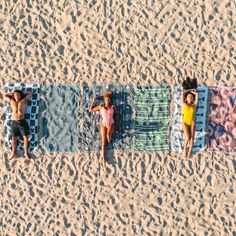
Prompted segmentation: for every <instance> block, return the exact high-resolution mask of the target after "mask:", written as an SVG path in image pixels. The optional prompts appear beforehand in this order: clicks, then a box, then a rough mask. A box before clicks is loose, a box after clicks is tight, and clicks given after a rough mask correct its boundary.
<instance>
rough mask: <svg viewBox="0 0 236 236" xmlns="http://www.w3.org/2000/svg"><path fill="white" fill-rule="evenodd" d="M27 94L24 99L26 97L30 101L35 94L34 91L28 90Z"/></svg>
mask: <svg viewBox="0 0 236 236" xmlns="http://www.w3.org/2000/svg"><path fill="white" fill-rule="evenodd" d="M25 95H26V96H25V98H24V99H25V100H26V101H29V100H30V99H31V97H32V95H33V92H32V91H30V92H27V93H26V94H25Z"/></svg>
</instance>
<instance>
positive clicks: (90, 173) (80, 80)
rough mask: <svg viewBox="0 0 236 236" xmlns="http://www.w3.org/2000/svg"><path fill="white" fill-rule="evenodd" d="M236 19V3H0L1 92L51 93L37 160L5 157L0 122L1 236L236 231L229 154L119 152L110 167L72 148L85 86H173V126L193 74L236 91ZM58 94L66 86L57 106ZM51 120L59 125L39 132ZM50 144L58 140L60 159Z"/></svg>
mask: <svg viewBox="0 0 236 236" xmlns="http://www.w3.org/2000/svg"><path fill="white" fill-rule="evenodd" d="M235 13H236V2H235V0H189V1H187V0H178V1H177V0H163V1H160V0H159V1H155V0H146V1H144V0H140V1H132V0H127V1H114V0H109V1H108V0H103V1H73V0H71V1H62V0H58V1H49V0H45V1H32V0H27V1H18V0H12V1H7V0H3V1H0V42H1V49H0V77H1V79H0V91H1V92H2V91H4V87H5V84H6V83H14V82H22V83H34V84H40V85H41V88H42V89H45V90H44V93H42V94H44V95H45V97H44V96H42V97H41V99H40V114H39V115H40V116H39V125H40V124H41V125H40V127H39V131H40V137H39V146H40V148H39V150H38V151H37V152H35V153H34V154H33V160H31V161H27V160H25V159H24V158H23V157H22V155H20V156H18V157H17V158H15V159H13V160H9V153H7V152H4V137H3V134H4V129H3V120H2V119H0V122H1V125H0V156H1V158H0V235H4V236H5V235H6V236H7V235H9V236H11V235H46V236H48V235H49V236H51V235H55V236H56V235H70V236H75V235H78V236H80V235H88V236H90V235H103V236H105V235H106V236H110V235H114V236H121V235H122V236H123V235H126V236H130V235H142V236H143V235H148V236H149V235H150V236H153V235H164V236H166V235H204V236H205V235H214V236H222V235H231V236H232V235H233V236H234V235H236V220H235V219H236V215H235V212H236V155H235V152H231V153H227V152H225V151H226V150H235V149H234V148H233V147H232V146H227V147H225V146H222V148H221V152H210V151H204V152H197V153H196V154H194V155H193V156H192V157H191V158H182V157H181V155H180V154H177V153H176V154H174V153H170V152H169V153H168V152H165V153H162V152H160V153H155V152H153V153H146V152H134V151H133V150H129V149H128V150H127V149H126V150H122V149H121V150H113V149H112V150H109V151H108V153H107V154H108V164H107V169H104V168H103V167H102V165H101V160H100V159H99V152H84V151H82V150H79V151H77V148H78V149H80V148H82V145H80V144H81V143H82V139H81V137H82V133H81V132H82V131H83V111H82V108H83V106H82V103H81V101H82V100H81V99H83V84H84V83H87V84H88V86H93V85H96V86H104V85H106V84H114V85H115V86H119V85H124V86H125V85H128V84H129V85H130V86H133V87H136V86H144V85H152V86H159V85H163V84H169V85H170V87H171V91H172V93H171V96H170V98H171V101H172V103H171V104H170V107H171V113H170V119H171V120H170V126H171V125H172V123H171V122H172V115H173V91H174V85H175V84H177V85H180V83H181V81H182V79H183V78H186V76H192V77H193V76H195V77H196V78H198V81H199V86H206V85H207V86H220V87H224V86H225V87H236V70H235V69H236V67H235V64H236V63H235V62H236V53H235V50H236V49H235V48H236V47H235V45H236V41H235V39H236V25H235V24H236V23H235V22H236V17H235ZM57 86H61V88H63V86H65V87H66V88H65V89H64V91H63V93H62V94H61V95H59V96H58V99H55V100H53V99H51V100H50V98H51V97H50V96H51V95H50V94H51V92H50V89H53V88H56V87H57ZM70 86H72V87H74V86H76V88H79V92H77V90H76V91H75V90H74V89H72V88H71V89H69V88H68V87H70ZM54 92H55V93H56V94H58V93H60V90H59V89H55V90H54V89H53V91H52V93H54ZM75 94H76V95H75ZM54 95H55V94H54ZM74 96H76V98H75V97H74ZM54 97H56V95H55V96H54ZM45 98H46V100H47V101H48V103H47V104H48V106H47V107H46V109H44V108H45V107H44V100H45ZM43 99H44V100H43ZM60 99H62V100H60ZM63 99H65V100H63ZM228 105H230V104H228ZM69 106H70V107H69ZM61 108H62V109H61ZM67 108H68V109H67ZM69 108H70V109H69ZM229 108H230V106H229ZM64 111H68V112H65V113H64ZM57 112H58V114H57ZM0 113H1V116H2V114H3V102H2V101H0ZM76 114H77V115H76ZM44 115H46V119H48V123H46V125H47V124H49V123H50V119H52V118H53V119H52V121H54V120H55V119H56V117H57V116H60V117H61V118H60V120H58V122H61V123H60V124H59V125H58V124H56V123H55V122H53V125H51V126H50V127H47V129H44V128H43V127H44V126H43V124H45V123H43V124H42V122H43V116H44ZM208 115H209V114H208ZM211 118H212V121H214V122H215V121H216V118H217V117H216V116H215V117H214V116H213V117H211ZM70 124H71V126H70ZM76 125H77V126H76ZM76 129H77V130H76ZM45 131H48V133H47V135H48V136H44V134H45V133H44V132H45ZM54 132H55V134H58V136H57V138H58V137H60V138H59V139H54V137H53V136H52V134H54ZM68 134H69V135H68ZM76 134H77V137H76ZM70 135H71V136H70ZM230 135H231V134H230ZM232 135H233V133H232ZM45 137H48V138H50V139H49V141H50V142H48V143H47V145H50V143H59V144H58V145H56V146H55V147H54V151H53V152H48V150H47V148H44V147H45V146H44V144H45V142H44V140H45V139H44V138H45ZM69 137H72V138H69ZM94 140H97V139H94ZM170 141H171V139H170ZM221 141H222V140H221ZM223 141H224V140H223ZM76 142H77V143H78V145H76ZM213 146H214V147H217V145H216V144H213ZM50 147H52V146H49V148H50ZM59 148H62V149H63V151H64V152H59V151H60V149H59ZM74 148H75V149H74ZM61 151H62V150H61Z"/></svg>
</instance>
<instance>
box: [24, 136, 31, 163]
mask: <svg viewBox="0 0 236 236" xmlns="http://www.w3.org/2000/svg"><path fill="white" fill-rule="evenodd" d="M23 139H24V155H25V157H26V158H28V159H30V156H29V153H28V148H29V139H28V136H23Z"/></svg>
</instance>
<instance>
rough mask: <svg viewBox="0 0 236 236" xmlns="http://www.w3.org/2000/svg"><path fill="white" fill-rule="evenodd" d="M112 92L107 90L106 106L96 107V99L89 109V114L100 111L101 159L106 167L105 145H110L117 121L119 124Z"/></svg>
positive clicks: (105, 94)
mask: <svg viewBox="0 0 236 236" xmlns="http://www.w3.org/2000/svg"><path fill="white" fill-rule="evenodd" d="M111 98H112V91H111V90H109V89H107V90H105V92H104V94H103V101H104V104H102V105H98V106H95V105H94V104H95V101H96V99H97V98H96V97H94V98H93V101H92V104H91V106H90V108H89V112H96V111H99V112H100V115H101V118H102V119H101V123H100V133H101V138H102V148H101V158H102V161H103V165H104V166H105V164H106V163H105V145H106V143H107V142H108V143H110V142H111V139H112V134H113V132H114V127H115V119H117V121H118V126H119V127H120V124H119V115H118V111H117V108H116V106H115V105H112V103H111Z"/></svg>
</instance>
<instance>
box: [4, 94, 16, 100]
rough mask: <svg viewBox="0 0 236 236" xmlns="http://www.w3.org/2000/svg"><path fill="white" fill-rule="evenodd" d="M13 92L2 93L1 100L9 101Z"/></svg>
mask: <svg viewBox="0 0 236 236" xmlns="http://www.w3.org/2000/svg"><path fill="white" fill-rule="evenodd" d="M13 94H14V93H6V94H2V97H3V100H4V101H6V102H11V100H12V99H13Z"/></svg>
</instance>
